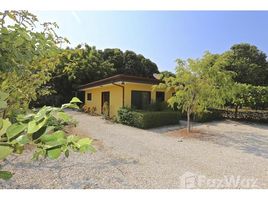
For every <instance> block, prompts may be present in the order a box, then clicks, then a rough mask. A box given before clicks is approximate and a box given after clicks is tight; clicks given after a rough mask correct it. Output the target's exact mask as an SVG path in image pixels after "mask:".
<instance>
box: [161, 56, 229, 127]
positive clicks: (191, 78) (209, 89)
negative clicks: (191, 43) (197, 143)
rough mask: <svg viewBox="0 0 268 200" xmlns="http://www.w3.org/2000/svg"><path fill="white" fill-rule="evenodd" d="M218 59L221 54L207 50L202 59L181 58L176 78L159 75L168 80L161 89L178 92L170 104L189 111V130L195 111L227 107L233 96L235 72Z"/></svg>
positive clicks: (200, 111)
mask: <svg viewBox="0 0 268 200" xmlns="http://www.w3.org/2000/svg"><path fill="white" fill-rule="evenodd" d="M218 58H219V55H213V54H210V53H208V52H207V53H206V54H205V55H204V56H203V57H202V59H197V60H193V59H188V60H187V61H183V60H177V67H176V76H175V77H172V76H168V77H165V76H163V75H161V76H160V77H159V78H160V79H162V80H163V82H164V83H160V84H159V85H158V88H166V89H169V90H173V91H174V92H175V95H174V96H172V97H171V98H170V99H169V100H168V103H169V105H171V106H173V107H174V105H176V106H177V107H178V109H180V110H182V112H186V113H187V122H188V125H187V127H188V131H190V116H191V115H192V114H193V113H202V112H204V111H205V110H207V108H209V107H213V108H217V107H220V106H223V105H224V104H225V102H226V100H227V99H228V98H230V97H231V95H232V93H231V91H232V90H231V89H232V84H233V81H232V77H231V74H230V73H228V72H226V71H225V70H223V69H222V66H221V64H220V63H219V59H218Z"/></svg>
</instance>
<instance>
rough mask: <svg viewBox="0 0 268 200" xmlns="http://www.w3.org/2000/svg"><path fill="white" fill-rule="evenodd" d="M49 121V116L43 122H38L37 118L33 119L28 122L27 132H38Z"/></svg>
mask: <svg viewBox="0 0 268 200" xmlns="http://www.w3.org/2000/svg"><path fill="white" fill-rule="evenodd" d="M46 122H47V118H44V119H43V121H41V122H39V123H38V122H36V121H35V120H32V121H30V122H29V123H28V130H27V133H29V134H32V133H35V132H37V131H38V130H39V129H40V128H42V127H43V126H44V125H45V124H46Z"/></svg>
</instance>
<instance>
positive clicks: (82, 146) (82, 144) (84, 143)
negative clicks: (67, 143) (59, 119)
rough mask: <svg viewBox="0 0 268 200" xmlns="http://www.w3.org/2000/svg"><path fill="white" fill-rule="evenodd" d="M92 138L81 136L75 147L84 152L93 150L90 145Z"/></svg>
mask: <svg viewBox="0 0 268 200" xmlns="http://www.w3.org/2000/svg"><path fill="white" fill-rule="evenodd" d="M91 143H92V140H91V139H89V138H83V139H80V140H78V142H77V143H76V144H77V147H78V148H79V151H80V152H86V151H89V150H91V151H95V149H94V148H93V147H92V146H91Z"/></svg>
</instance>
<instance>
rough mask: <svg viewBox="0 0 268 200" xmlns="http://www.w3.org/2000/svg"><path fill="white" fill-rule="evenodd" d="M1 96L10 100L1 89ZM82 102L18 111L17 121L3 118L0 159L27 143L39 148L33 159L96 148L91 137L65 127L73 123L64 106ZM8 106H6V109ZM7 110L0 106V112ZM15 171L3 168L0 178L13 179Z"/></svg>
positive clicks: (76, 101)
mask: <svg viewBox="0 0 268 200" xmlns="http://www.w3.org/2000/svg"><path fill="white" fill-rule="evenodd" d="M0 95H1V96H0V99H8V94H7V93H4V92H1V93H0ZM5 101H6V100H5ZM79 102H81V101H80V100H79V99H78V98H76V97H74V98H73V99H72V100H71V101H70V103H68V104H64V105H63V106H62V107H61V108H55V107H50V106H44V107H42V108H41V109H40V110H38V111H36V112H28V113H25V114H19V115H17V116H16V118H15V119H14V121H12V122H10V120H9V118H3V117H1V118H0V160H4V159H5V158H7V157H8V156H9V155H11V154H12V153H15V154H21V153H22V152H23V150H24V146H25V145H33V146H35V147H36V151H35V152H34V154H33V159H38V158H39V157H45V158H46V157H48V158H50V159H57V158H58V157H59V156H61V154H62V153H64V155H65V156H67V157H68V156H69V151H70V150H73V151H78V152H86V151H89V150H90V151H93V150H94V148H93V147H92V146H91V142H92V140H90V139H89V138H79V137H77V136H74V135H69V136H67V135H66V133H65V131H64V129H63V127H64V126H66V125H72V124H73V120H72V118H71V117H70V116H69V115H67V114H66V113H65V112H64V110H63V109H64V108H77V107H78V106H77V105H76V103H79ZM5 109H6V108H5ZM4 112H5V110H3V109H0V114H3V113H4ZM11 176H12V174H11V173H9V172H5V171H0V178H2V179H8V178H11Z"/></svg>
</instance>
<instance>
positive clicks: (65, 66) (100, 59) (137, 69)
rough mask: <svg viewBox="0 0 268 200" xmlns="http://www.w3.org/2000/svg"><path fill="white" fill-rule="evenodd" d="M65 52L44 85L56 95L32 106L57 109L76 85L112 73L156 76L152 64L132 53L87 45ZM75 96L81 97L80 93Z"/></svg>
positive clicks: (46, 97) (111, 74)
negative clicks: (51, 106) (49, 106)
mask: <svg viewBox="0 0 268 200" xmlns="http://www.w3.org/2000/svg"><path fill="white" fill-rule="evenodd" d="M64 52H65V54H66V55H65V56H62V57H61V59H60V63H59V64H58V65H57V66H56V68H55V71H54V72H53V74H52V79H51V80H50V81H49V82H48V83H47V84H46V85H47V86H48V87H51V88H53V89H54V90H55V91H56V92H57V94H51V95H49V96H44V97H41V98H39V99H38V101H36V102H34V104H33V105H35V106H40V105H41V106H42V105H55V106H59V105H61V104H62V103H63V102H66V101H67V100H69V99H70V98H71V97H72V96H73V95H74V94H73V91H76V90H77V86H79V85H83V84H86V83H89V82H92V81H96V80H100V79H103V78H107V77H109V76H113V75H115V74H128V75H137V76H143V77H152V75H153V73H158V69H157V66H156V64H155V63H153V62H151V61H150V60H149V59H147V58H144V56H142V55H137V54H136V53H134V52H132V51H125V52H123V51H121V50H120V49H104V50H99V49H96V47H94V46H89V45H87V44H86V45H83V46H82V45H79V46H77V47H76V48H74V49H70V48H67V49H65V50H64ZM78 95H81V96H80V97H81V98H83V94H81V93H79V94H78Z"/></svg>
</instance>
